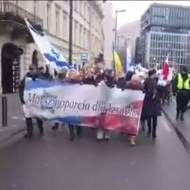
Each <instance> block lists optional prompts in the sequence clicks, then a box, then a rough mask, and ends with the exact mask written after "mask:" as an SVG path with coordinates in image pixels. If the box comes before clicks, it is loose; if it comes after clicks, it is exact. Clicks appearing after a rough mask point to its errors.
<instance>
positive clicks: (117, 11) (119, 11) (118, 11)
mask: <svg viewBox="0 0 190 190" xmlns="http://www.w3.org/2000/svg"><path fill="white" fill-rule="evenodd" d="M122 12H126V10H125V9H122V10H116V11H115V48H116V47H117V14H118V13H122Z"/></svg>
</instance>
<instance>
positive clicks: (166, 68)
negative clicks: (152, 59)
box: [162, 55, 169, 80]
mask: <svg viewBox="0 0 190 190" xmlns="http://www.w3.org/2000/svg"><path fill="white" fill-rule="evenodd" d="M168 57H169V56H168V55H167V57H166V60H165V62H164V64H163V67H162V76H163V79H164V80H167V78H168V75H169V58H168Z"/></svg>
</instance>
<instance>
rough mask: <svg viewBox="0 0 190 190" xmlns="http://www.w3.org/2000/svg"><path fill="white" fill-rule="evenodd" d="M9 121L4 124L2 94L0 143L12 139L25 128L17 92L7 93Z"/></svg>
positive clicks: (0, 101)
mask: <svg viewBox="0 0 190 190" xmlns="http://www.w3.org/2000/svg"><path fill="white" fill-rule="evenodd" d="M6 97H7V107H8V119H7V120H8V123H7V126H2V95H1V96H0V108H1V109H0V118H1V119H0V143H1V142H4V141H6V140H9V139H11V138H12V137H13V136H15V135H17V134H20V133H21V132H23V131H24V130H25V122H24V118H23V113H22V107H21V104H20V101H19V97H18V95H17V94H11V95H6Z"/></svg>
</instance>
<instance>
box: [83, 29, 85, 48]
mask: <svg viewBox="0 0 190 190" xmlns="http://www.w3.org/2000/svg"><path fill="white" fill-rule="evenodd" d="M83 48H84V49H85V48H86V29H85V28H84V33H83Z"/></svg>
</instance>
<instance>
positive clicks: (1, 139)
mask: <svg viewBox="0 0 190 190" xmlns="http://www.w3.org/2000/svg"><path fill="white" fill-rule="evenodd" d="M25 130H26V129H25V128H22V129H19V130H17V131H15V132H13V133H11V134H9V135H8V136H7V137H5V138H0V144H2V143H5V142H6V141H9V140H12V138H13V137H15V136H17V135H19V134H20V133H22V132H24V131H25Z"/></svg>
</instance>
